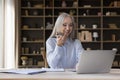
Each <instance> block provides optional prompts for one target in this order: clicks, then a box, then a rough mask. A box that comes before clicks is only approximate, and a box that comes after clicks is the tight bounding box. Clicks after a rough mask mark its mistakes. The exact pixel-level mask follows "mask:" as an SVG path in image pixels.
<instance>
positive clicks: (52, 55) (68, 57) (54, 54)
mask: <svg viewBox="0 0 120 80" xmlns="http://www.w3.org/2000/svg"><path fill="white" fill-rule="evenodd" d="M83 51H84V49H83V47H82V45H81V42H80V41H79V40H78V39H75V40H70V39H67V40H66V42H65V43H64V45H63V46H58V45H57V44H56V38H49V39H48V40H47V41H46V52H47V62H48V65H49V66H50V68H64V69H66V68H67V69H70V68H75V66H76V64H77V62H78V60H79V58H80V54H81V53H82V52H83Z"/></svg>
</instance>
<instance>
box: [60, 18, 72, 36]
mask: <svg viewBox="0 0 120 80" xmlns="http://www.w3.org/2000/svg"><path fill="white" fill-rule="evenodd" d="M72 29H73V22H72V20H71V18H70V17H66V18H65V19H64V21H63V24H62V27H61V29H60V32H61V33H62V34H63V35H64V34H66V35H67V36H69V35H70V33H71V32H72Z"/></svg>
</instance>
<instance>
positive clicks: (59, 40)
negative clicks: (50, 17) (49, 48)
mask: <svg viewBox="0 0 120 80" xmlns="http://www.w3.org/2000/svg"><path fill="white" fill-rule="evenodd" d="M56 38H57V45H58V46H62V45H64V43H65V41H66V39H67V33H65V34H62V33H57V34H56Z"/></svg>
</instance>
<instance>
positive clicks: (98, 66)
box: [76, 50, 116, 73]
mask: <svg viewBox="0 0 120 80" xmlns="http://www.w3.org/2000/svg"><path fill="white" fill-rule="evenodd" d="M115 53H116V51H115V50H89V51H84V52H83V53H82V54H81V56H80V59H79V62H78V66H77V67H76V72H77V73H101V72H102V73H103V72H109V71H110V69H111V66H112V63H113V60H114V57H115Z"/></svg>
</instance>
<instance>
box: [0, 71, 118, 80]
mask: <svg viewBox="0 0 120 80" xmlns="http://www.w3.org/2000/svg"><path fill="white" fill-rule="evenodd" d="M0 80H120V69H112V70H111V71H110V73H99V74H77V73H76V72H71V71H67V70H65V72H45V73H39V74H34V75H23V74H10V73H0Z"/></svg>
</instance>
